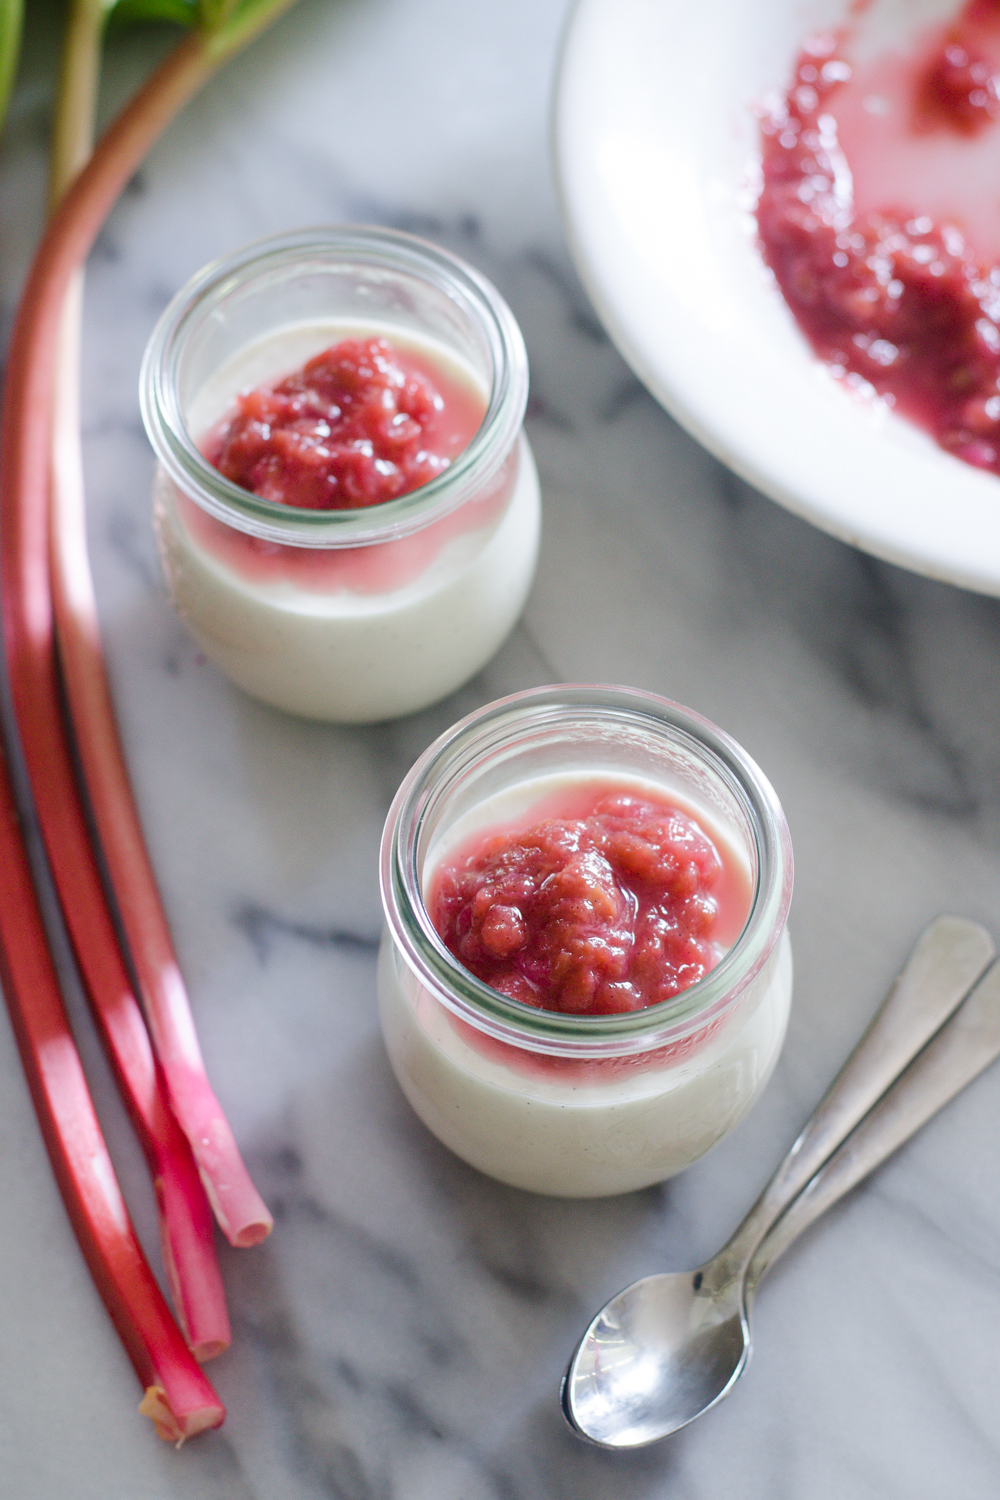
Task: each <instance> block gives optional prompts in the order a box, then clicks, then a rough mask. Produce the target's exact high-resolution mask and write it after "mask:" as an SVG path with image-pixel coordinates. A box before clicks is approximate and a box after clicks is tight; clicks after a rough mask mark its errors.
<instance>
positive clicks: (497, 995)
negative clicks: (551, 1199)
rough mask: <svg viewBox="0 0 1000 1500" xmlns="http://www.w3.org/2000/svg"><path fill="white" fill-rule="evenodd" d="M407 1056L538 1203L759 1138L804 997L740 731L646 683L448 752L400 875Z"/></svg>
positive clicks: (782, 826)
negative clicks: (747, 1126) (770, 1084)
mask: <svg viewBox="0 0 1000 1500" xmlns="http://www.w3.org/2000/svg"><path fill="white" fill-rule="evenodd" d="M381 885H382V900H383V907H384V911H385V918H386V928H385V932H384V935H383V941H382V947H381V952H380V957H379V978H378V992H379V1006H380V1014H381V1023H382V1030H383V1035H384V1038H385V1042H386V1047H387V1050H388V1054H389V1058H390V1061H391V1063H392V1067H393V1070H394V1072H395V1074H396V1077H397V1079H398V1081H399V1083H400V1085H401V1087H402V1089H403V1092H404V1093H405V1095H406V1097H407V1098H408V1099H409V1101H410V1103H411V1105H412V1106H413V1108H414V1109H415V1111H416V1113H417V1114H418V1115H419V1117H420V1118H421V1119H422V1120H423V1122H424V1124H425V1125H427V1126H428V1128H429V1129H430V1130H431V1131H432V1132H433V1133H434V1134H435V1135H436V1136H437V1137H438V1138H439V1139H440V1140H441V1141H443V1142H444V1144H445V1145H447V1146H449V1147H450V1148H451V1149H452V1150H453V1151H454V1152H455V1153H456V1154H457V1155H458V1156H460V1157H462V1158H463V1159H464V1160H465V1161H467V1162H469V1163H471V1164H472V1165H473V1166H475V1167H478V1168H479V1169H480V1170H481V1171H483V1172H486V1173H488V1174H489V1175H491V1176H493V1177H496V1178H499V1179H500V1180H501V1181H503V1182H507V1183H511V1184H513V1185H514V1186H516V1187H521V1188H527V1189H530V1190H533V1191H535V1192H541V1193H552V1194H557V1195H561V1196H573V1197H592V1196H601V1195H604V1194H612V1193H620V1192H625V1191H628V1190H631V1189H635V1188H640V1187H644V1186H646V1185H648V1184H650V1183H654V1182H659V1181H662V1180H664V1179H666V1178H668V1177H671V1176H673V1175H674V1174H675V1173H677V1172H679V1171H681V1170H682V1169H683V1168H684V1167H686V1166H688V1165H690V1163H691V1162H693V1161H695V1160H696V1159H697V1158H698V1157H700V1156H702V1155H703V1154H704V1153H705V1152H706V1151H707V1150H709V1149H710V1147H711V1146H713V1145H714V1144H715V1143H716V1142H717V1141H719V1140H721V1139H722V1138H723V1137H724V1136H726V1135H727V1134H728V1133H729V1132H730V1131H731V1130H732V1129H733V1128H734V1127H735V1126H736V1125H737V1124H738V1123H739V1121H740V1120H741V1119H742V1118H743V1117H744V1115H745V1114H746V1112H747V1111H748V1110H749V1109H750V1107H751V1105H752V1104H753V1103H754V1101H755V1100H756V1099H757V1098H758V1097H759V1095H760V1093H761V1091H762V1090H763V1088H764V1086H765V1084H766V1082H767V1080H768V1078H769V1076H770V1074H771V1071H772V1069H773V1067H774V1064H775V1062H776V1060H777V1057H778V1054H779V1052H780V1049H781V1045H782V1042H783V1040H784V1035H785V1030H786V1026H787V1021H788V1014H789V1007H790V1002H791V989H792V964H791V949H790V945H789V940H788V934H787V931H786V919H787V915H788V908H789V903H790V900H791V888H792V853H791V843H790V838H789V833H788V828H787V824H786V822H785V818H784V815H783V813H782V811H781V807H780V805H779V803H778V800H777V798H776V796H775V793H774V791H773V789H772V788H771V786H770V784H769V783H768V781H767V780H766V778H765V777H764V776H763V774H762V773H761V771H760V769H759V768H758V767H757V766H756V765H755V764H754V762H753V761H752V760H751V759H750V757H749V756H748V755H747V754H746V752H745V751H744V750H742V749H741V748H740V746H739V745H737V744H736V743H735V742H734V741H733V740H732V739H730V738H729V736H728V735H726V734H724V733H723V732H722V731H721V730H719V729H717V728H716V727H715V726H714V725H712V724H710V723H709V722H708V721H707V720H705V719H702V718H701V717H700V716H698V715H697V714H694V713H692V712H691V711H689V710H687V709H684V708H681V707H680V706H679V705H677V704H674V703H671V702H669V701H668V700H666V699H662V698H658V697H655V696H653V695H651V694H647V693H642V692H638V691H635V690H632V689H627V688H620V687H596V686H589V685H582V686H559V687H550V688H542V689H537V690H533V691H530V692H525V693H519V694H517V695H515V696H513V697H511V698H506V699H503V700H501V701H499V702H497V703H493V704H490V705H488V706H487V707H485V708H483V709H481V710H480V711H479V712H477V713H474V714H472V715H470V716H469V717H468V718H466V719H464V720H463V721H462V722H461V723H459V724H457V725H456V726H455V727H454V728H453V729H452V730H450V731H449V732H448V733H446V734H445V735H443V736H442V737H441V738H440V739H438V740H437V741H436V742H435V743H434V744H433V745H431V747H430V748H429V749H428V750H427V751H426V752H425V754H424V755H423V756H422V757H421V758H420V760H418V762H417V763H416V765H415V766H414V767H413V769H412V770H411V771H410V773H409V775H408V776H407V777H406V779H405V780H404V782H403V784H402V786H401V787H400V789H399V792H398V794H397V796H396V799H395V801H394V803H393V806H392V809H391V811H390V813H389V817H388V820H387V823H386V828H385V833H384V836H383V842H382V854H381Z"/></svg>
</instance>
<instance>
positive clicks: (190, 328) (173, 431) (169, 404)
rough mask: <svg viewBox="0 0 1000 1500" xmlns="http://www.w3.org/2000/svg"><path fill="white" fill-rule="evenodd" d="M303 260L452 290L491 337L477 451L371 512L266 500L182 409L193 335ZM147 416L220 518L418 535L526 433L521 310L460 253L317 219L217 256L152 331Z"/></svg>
mask: <svg viewBox="0 0 1000 1500" xmlns="http://www.w3.org/2000/svg"><path fill="white" fill-rule="evenodd" d="M296 262H301V263H302V265H303V267H305V266H306V265H310V264H311V265H312V266H314V267H316V266H321V265H323V264H325V265H327V266H329V267H330V268H331V270H332V269H334V268H335V267H337V266H341V267H347V266H350V265H357V266H360V267H366V268H374V269H381V270H383V271H395V272H397V273H399V274H400V275H401V276H409V277H411V278H412V279H414V280H417V281H422V282H424V283H425V284H427V285H430V286H432V287H434V288H436V290H438V291H440V292H443V293H444V294H445V295H446V296H447V297H448V298H449V299H450V300H451V302H452V303H453V305H455V306H457V307H458V308H459V309H461V311H462V312H463V313H464V314H465V316H466V317H467V318H468V319H469V320H470V322H474V323H475V324H476V326H477V327H478V328H479V330H480V331H481V332H482V333H483V334H484V336H485V341H486V345H487V348H488V350H489V355H490V361H491V364H492V380H491V385H490V392H489V398H488V402H487V408H486V414H485V416H484V417H483V421H482V423H481V425H480V427H479V429H478V431H477V432H476V434H475V436H474V437H473V439H472V441H471V442H470V443H469V445H468V447H467V448H465V449H463V451H462V452H461V453H460V454H459V455H458V456H457V457H456V458H455V459H454V460H453V461H452V463H451V464H450V465H449V467H448V468H447V469H445V470H444V471H443V472H442V473H441V474H439V475H437V476H436V477H435V478H434V479H432V480H430V481H429V482H428V483H427V484H424V485H421V486H419V487H418V488H417V489H415V490H410V491H409V492H408V493H407V494H405V495H400V496H398V497H397V498H396V499H395V500H387V501H384V502H383V503H381V504H379V505H376V506H369V507H366V508H363V509H361V510H358V509H352V510H307V509H303V508H300V507H296V506H287V505H281V504H278V503H276V502H274V501H270V500H264V499H262V498H261V497H260V496H258V495H254V494H252V493H251V492H250V491H249V490H245V489H243V488H241V487H240V486H239V485H236V484H233V483H232V482H231V481H230V480H228V479H226V478H225V477H224V476H223V475H222V474H221V473H220V472H219V471H218V470H217V469H215V468H214V467H213V466H212V465H211V464H210V463H209V462H208V460H207V459H206V458H205V457H204V456H203V455H202V453H201V452H200V451H199V449H198V447H197V446H196V444H195V442H194V441H193V439H192V437H191V434H190V433H189V432H188V430H187V428H186V426H185V423H184V419H183V415H182V413H181V409H180V401H179V395H178V388H177V376H178V366H179V361H180V358H181V356H182V354H183V351H184V348H185V344H186V341H187V340H188V339H189V338H190V337H191V336H192V334H194V333H195V332H196V331H197V330H198V329H199V328H200V327H202V326H204V323H205V321H206V320H207V318H209V317H210V316H211V315H212V312H213V310H214V309H215V308H216V307H217V306H218V305H219V304H220V303H221V302H222V301H223V300H224V299H225V298H226V297H227V296H228V295H230V294H231V293H232V292H233V291H234V290H235V289H236V288H237V287H239V286H240V285H241V283H245V282H249V281H251V280H253V279H254V278H255V277H263V276H264V275H265V274H267V273H269V272H270V273H277V272H280V271H282V270H284V269H286V268H288V267H293V266H294V265H295V264H296ZM139 401H140V406H141V409H142V418H143V422H144V424H145V427H146V432H147V434H148V436H149V440H150V442H151V444H152V446H153V448H154V450H155V452H156V455H157V458H158V459H159V461H160V463H161V464H162V465H163V467H164V469H165V470H166V472H167V473H168V475H169V476H170V478H171V479H172V480H173V482H174V483H175V484H176V485H177V486H178V488H179V489H180V490H181V491H182V492H183V493H184V494H185V495H186V496H188V497H189V498H190V499H191V500H193V501H194V502H195V503H196V504H197V505H199V506H201V508H202V509H203V510H205V511H207V512H208V513H209V514H210V515H213V516H214V517H215V518H216V519H217V520H220V521H222V522H224V523H225V524H226V525H229V526H232V527H234V528H236V529H237V530H239V531H244V532H246V533H248V534H249V535H251V536H257V537H261V538H263V539H264V540H266V541H271V542H279V543H286V544H288V545H291V546H297V547H357V546H361V545H372V544H376V543H380V542H388V541H394V540H396V539H398V538H400V537H404V536H409V535H411V534H412V533H413V532H415V531H419V530H421V529H422V528H423V527H424V526H427V525H429V524H430V523H431V522H433V521H436V520H438V519H439V518H440V517H441V516H444V515H447V514H448V513H449V512H450V511H452V510H454V509H455V508H456V507H457V506H459V505H461V504H462V503H463V502H464V501H465V500H467V499H469V498H471V496H472V495H473V494H475V493H477V492H479V491H480V490H481V489H482V488H483V487H484V486H485V485H487V484H489V482H490V480H491V479H492V478H493V477H494V476H495V474H496V473H497V472H498V471H499V469H500V467H501V465H502V464H503V462H504V460H505V459H506V457H507V455H508V453H509V452H510V450H511V448H512V446H513V444H514V441H515V439H516V438H517V435H518V433H519V432H520V429H521V424H522V422H523V420H524V413H525V410H526V407H527V401H528V356H527V352H526V350H525V346H524V339H523V337H522V334H521V330H520V328H519V327H518V324H517V321H516V319H515V317H514V314H513V313H512V312H511V310H510V308H509V307H508V305H507V303H506V302H505V300H504V299H503V297H502V296H501V295H500V293H499V292H498V291H497V289H496V287H494V286H493V285H492V283H491V282H490V281H489V280H487V278H486V277H485V276H483V275H481V273H480V272H479V271H477V270H476V269H475V268H474V267H473V266H471V265H469V264H468V263H467V262H466V261H464V260H462V259H461V258H460V257H459V256H457V255H453V254H452V253H451V252H450V251H448V250H444V249H442V248H441V247H440V246H438V245H434V244H432V243H431V242H430V241H428V240H423V239H420V238H419V237H418V236H416V235H412V234H407V233H404V232H403V231H402V230H395V229H383V228H381V227H379V226H377V225H366V224H360V225H358V224H348V225H333V226H329V227H326V226H317V227H315V228H311V229H300V230H293V231H291V232H289V233H284V234H277V235H269V236H267V237H266V238H263V239H259V240H254V241H252V242H251V243H250V244H248V245H244V246H242V247H241V248H240V249H239V250H236V251H234V252H233V253H232V254H231V255H228V256H223V257H220V258H219V259H217V260H214V261H211V262H210V263H209V264H208V265H207V266H205V267H203V268H202V270H200V271H199V272H197V273H196V275H194V276H193V277H192V278H191V279H190V280H189V281H188V282H186V284H185V285H184V286H183V287H181V289H180V291H179V292H178V293H177V294H176V296H174V297H173V298H172V300H171V301H170V303H169V304H168V305H167V307H166V308H165V309H164V311H163V313H162V314H161V316H160V318H159V319H158V321H157V323H156V326H155V327H154V329H153V332H152V334H151V335H150V338H149V342H148V344H147V346H146V351H145V354H144V355H143V361H142V369H141V372H140V376H139Z"/></svg>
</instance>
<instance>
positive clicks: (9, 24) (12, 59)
mask: <svg viewBox="0 0 1000 1500" xmlns="http://www.w3.org/2000/svg"><path fill="white" fill-rule="evenodd" d="M23 20H24V7H23V4H22V0H0V120H2V119H3V117H4V115H5V114H6V112H7V101H8V100H9V98H10V91H11V89H12V88H13V87H14V75H15V74H16V72H17V59H18V55H19V54H20V51H21V27H22V23H23Z"/></svg>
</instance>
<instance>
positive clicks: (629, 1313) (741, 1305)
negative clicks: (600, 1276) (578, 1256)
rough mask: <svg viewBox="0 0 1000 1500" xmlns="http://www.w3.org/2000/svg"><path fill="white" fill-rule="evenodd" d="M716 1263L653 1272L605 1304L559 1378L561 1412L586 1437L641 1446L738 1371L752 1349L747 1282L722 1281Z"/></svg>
mask: <svg viewBox="0 0 1000 1500" xmlns="http://www.w3.org/2000/svg"><path fill="white" fill-rule="evenodd" d="M713 1269H714V1263H713V1262H709V1264H708V1265H707V1266H702V1267H701V1268H700V1269H699V1270H697V1271H675V1272H672V1273H666V1274H661V1275H658V1276H647V1277H645V1278H644V1279H643V1280H642V1281H636V1282H634V1283H633V1284H632V1286H629V1287H626V1288H625V1290H624V1291H623V1292H620V1293H619V1294H618V1296H617V1297H614V1298H612V1300H611V1301H610V1302H609V1303H608V1304H607V1306H606V1307H603V1308H602V1309H601V1311H600V1312H599V1313H598V1315H597V1317H596V1318H595V1319H594V1321H593V1322H592V1323H591V1325H590V1327H589V1328H588V1329H587V1331H586V1333H585V1334H584V1336H583V1338H582V1339H581V1341H580V1343H579V1345H578V1346H577V1349H576V1353H575V1354H574V1355H573V1358H572V1360H571V1361H570V1365H569V1369H568V1370H567V1372H566V1378H565V1380H564V1381H563V1388H562V1401H563V1412H564V1413H565V1416H566V1420H567V1421H568V1422H569V1424H570V1426H571V1427H573V1428H574V1430H575V1431H576V1432H578V1433H579V1434H580V1435H581V1436H582V1437H586V1438H588V1439H590V1441H592V1442H596V1443H600V1444H602V1445H603V1446H605V1447H609V1448H637V1447H642V1446H643V1445H644V1444H646V1443H651V1442H653V1441H655V1440H656V1439H657V1438H659V1437H663V1436H665V1434H666V1433H667V1432H676V1431H677V1430H678V1429H679V1428H681V1427H685V1426H687V1424H688V1422H691V1421H693V1420H694V1418H695V1417H697V1416H700V1415H701V1413H702V1412H703V1411H707V1410H708V1408H709V1407H710V1406H714V1405H715V1403H716V1402H717V1401H721V1400H722V1398H723V1396H725V1395H726V1394H727V1392H728V1391H729V1390H730V1388H731V1387H732V1386H733V1384H734V1383H735V1382H736V1381H737V1380H738V1379H739V1377H740V1375H741V1374H742V1373H743V1370H744V1367H745V1366H746V1363H747V1361H748V1359H749V1358H750V1324H749V1315H748V1311H747V1308H746V1306H745V1299H744V1296H743V1282H742V1279H741V1278H737V1279H734V1278H732V1277H729V1278H728V1279H726V1280H725V1281H724V1282H723V1284H722V1285H721V1286H719V1285H716V1284H715V1278H714V1277H713ZM570 1397H572V1399H570Z"/></svg>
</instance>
